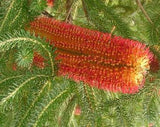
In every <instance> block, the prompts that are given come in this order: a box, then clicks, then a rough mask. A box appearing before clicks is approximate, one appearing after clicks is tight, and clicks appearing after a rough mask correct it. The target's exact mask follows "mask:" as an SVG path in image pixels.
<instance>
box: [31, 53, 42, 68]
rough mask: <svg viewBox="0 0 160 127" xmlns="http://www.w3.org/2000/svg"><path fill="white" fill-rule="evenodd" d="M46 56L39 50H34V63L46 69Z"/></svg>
mask: <svg viewBox="0 0 160 127" xmlns="http://www.w3.org/2000/svg"><path fill="white" fill-rule="evenodd" d="M44 60H45V59H44V58H43V56H41V55H40V54H39V53H38V52H34V57H33V64H34V65H35V66H37V67H39V68H41V69H44V67H45V63H44Z"/></svg>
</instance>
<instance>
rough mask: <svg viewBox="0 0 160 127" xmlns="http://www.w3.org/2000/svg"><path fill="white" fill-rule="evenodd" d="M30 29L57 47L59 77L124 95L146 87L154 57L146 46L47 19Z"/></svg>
mask: <svg viewBox="0 0 160 127" xmlns="http://www.w3.org/2000/svg"><path fill="white" fill-rule="evenodd" d="M29 30H30V31H31V32H34V33H35V34H37V35H40V36H41V37H46V39H47V41H49V42H50V44H51V45H53V46H54V47H56V48H57V50H56V54H57V57H56V58H55V59H56V60H58V61H60V62H59V65H58V67H59V71H58V73H59V75H63V76H64V75H67V76H68V77H70V78H72V79H74V80H75V81H77V82H79V81H83V82H84V83H87V84H88V85H90V86H93V87H97V88H99V89H104V90H109V91H114V92H122V93H135V92H137V91H138V90H139V88H140V87H142V86H143V84H144V80H145V76H146V74H147V70H149V68H150V66H149V64H150V61H151V59H152V57H153V55H152V53H150V51H149V49H148V48H147V47H146V45H145V44H142V43H140V42H138V41H134V40H130V39H124V38H122V37H118V36H113V37H111V36H110V34H108V33H102V32H99V31H94V30H89V29H86V28H81V27H79V26H75V25H71V24H68V23H65V22H61V21H58V20H54V19H51V18H46V17H41V18H37V19H35V20H34V21H33V22H31V23H30V28H29Z"/></svg>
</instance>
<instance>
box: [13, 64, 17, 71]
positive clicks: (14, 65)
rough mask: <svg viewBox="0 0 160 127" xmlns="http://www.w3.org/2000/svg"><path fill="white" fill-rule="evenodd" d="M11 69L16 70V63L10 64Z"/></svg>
mask: <svg viewBox="0 0 160 127" xmlns="http://www.w3.org/2000/svg"><path fill="white" fill-rule="evenodd" d="M12 70H13V71H16V70H17V65H16V63H14V64H13V65H12Z"/></svg>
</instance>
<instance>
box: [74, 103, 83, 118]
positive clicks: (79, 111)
mask: <svg viewBox="0 0 160 127" xmlns="http://www.w3.org/2000/svg"><path fill="white" fill-rule="evenodd" d="M74 115H76V116H79V115H81V108H80V106H78V105H77V106H76V108H75V111H74Z"/></svg>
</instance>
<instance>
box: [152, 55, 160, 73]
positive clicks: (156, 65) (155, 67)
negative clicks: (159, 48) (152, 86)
mask: <svg viewBox="0 0 160 127" xmlns="http://www.w3.org/2000/svg"><path fill="white" fill-rule="evenodd" d="M159 69H160V61H159V60H158V58H157V56H155V55H154V56H153V58H152V60H151V62H150V71H151V72H154V73H156V72H158V70H159Z"/></svg>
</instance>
